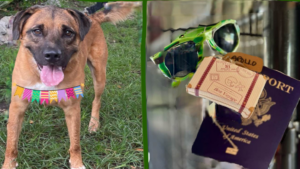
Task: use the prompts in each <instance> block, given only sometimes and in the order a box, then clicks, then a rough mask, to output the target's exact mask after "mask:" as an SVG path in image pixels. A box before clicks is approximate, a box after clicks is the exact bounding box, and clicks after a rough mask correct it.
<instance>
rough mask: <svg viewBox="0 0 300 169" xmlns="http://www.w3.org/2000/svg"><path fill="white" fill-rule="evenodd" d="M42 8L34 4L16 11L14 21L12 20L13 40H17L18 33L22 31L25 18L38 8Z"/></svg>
mask: <svg viewBox="0 0 300 169" xmlns="http://www.w3.org/2000/svg"><path fill="white" fill-rule="evenodd" d="M40 8H42V6H40V5H34V6H32V7H29V8H27V9H25V10H23V11H20V12H18V13H17V14H16V15H15V18H14V22H13V29H12V31H13V40H18V39H19V37H20V34H21V33H22V30H23V27H24V25H25V23H26V21H27V19H28V18H29V17H30V16H31V15H32V14H34V13H35V12H36V11H37V10H38V9H40Z"/></svg>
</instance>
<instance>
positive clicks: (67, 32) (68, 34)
mask: <svg viewBox="0 0 300 169" xmlns="http://www.w3.org/2000/svg"><path fill="white" fill-rule="evenodd" d="M65 35H66V36H68V37H72V36H73V35H74V33H73V32H71V31H69V30H66V31H65Z"/></svg>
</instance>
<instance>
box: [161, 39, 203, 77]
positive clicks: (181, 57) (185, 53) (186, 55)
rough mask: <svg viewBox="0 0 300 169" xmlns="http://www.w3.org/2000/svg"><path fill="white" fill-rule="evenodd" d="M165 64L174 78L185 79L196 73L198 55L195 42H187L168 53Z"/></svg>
mask: <svg viewBox="0 0 300 169" xmlns="http://www.w3.org/2000/svg"><path fill="white" fill-rule="evenodd" d="M166 52H167V53H166V57H165V64H166V66H167V68H168V69H169V71H170V73H171V76H172V77H184V76H186V75H187V74H189V73H190V72H195V70H196V66H197V62H198V53H197V50H196V44H195V43H194V42H193V41H189V42H185V43H182V44H179V45H177V46H174V47H173V48H170V49H169V50H168V51H166Z"/></svg>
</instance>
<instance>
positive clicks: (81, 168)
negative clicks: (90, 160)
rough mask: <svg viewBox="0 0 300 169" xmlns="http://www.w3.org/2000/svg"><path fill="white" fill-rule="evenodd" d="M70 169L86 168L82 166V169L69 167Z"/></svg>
mask: <svg viewBox="0 0 300 169" xmlns="http://www.w3.org/2000/svg"><path fill="white" fill-rule="evenodd" d="M71 169H86V168H85V166H82V167H78V168H72V167H71Z"/></svg>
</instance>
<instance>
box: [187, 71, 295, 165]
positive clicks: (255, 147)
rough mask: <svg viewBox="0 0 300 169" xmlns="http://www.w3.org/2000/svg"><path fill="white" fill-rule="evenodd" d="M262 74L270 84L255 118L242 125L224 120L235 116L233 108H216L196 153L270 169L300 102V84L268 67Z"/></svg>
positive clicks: (203, 127)
mask: <svg viewBox="0 0 300 169" xmlns="http://www.w3.org/2000/svg"><path fill="white" fill-rule="evenodd" d="M261 74H262V75H264V76H265V77H266V79H267V83H266V85H265V87H264V89H263V92H262V93H261V95H260V97H259V101H258V104H257V106H256V107H255V111H254V112H253V115H252V116H251V117H250V118H249V119H242V123H241V124H239V123H237V122H234V121H232V120H230V119H228V118H227V119H226V118H224V114H226V113H233V111H232V110H231V109H229V108H227V107H224V106H221V105H216V107H215V115H214V116H213V117H215V119H213V118H211V117H208V116H206V117H204V119H203V122H202V124H201V127H200V130H199V132H198V135H197V138H196V140H195V142H194V144H193V147H192V153H194V154H196V155H199V156H204V157H209V158H213V159H215V160H218V161H225V162H229V163H235V164H239V165H242V166H243V167H244V168H247V169H266V168H268V166H269V164H270V161H271V160H272V159H273V157H274V154H275V152H276V150H277V147H278V144H279V143H280V141H281V139H282V136H283V134H284V132H285V129H286V127H287V126H288V124H289V122H290V119H291V117H292V114H293V112H294V109H295V107H296V106H297V103H298V101H299V97H300V88H298V86H300V81H298V80H296V79H293V78H291V77H288V76H286V75H285V74H283V73H281V72H279V71H276V70H272V69H269V68H267V67H263V69H262V72H261ZM215 121H217V122H218V123H219V125H220V126H221V128H222V130H224V132H225V133H226V135H227V136H226V137H224V132H222V131H220V127H218V126H217V125H216V123H215ZM228 138H229V139H230V140H231V141H232V143H233V144H234V145H235V146H236V148H235V147H233V144H232V143H231V142H230V141H229V140H228ZM237 149H238V151H236V150H237Z"/></svg>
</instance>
